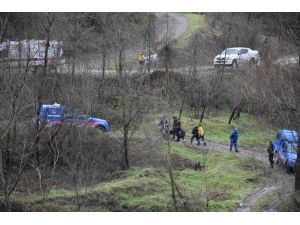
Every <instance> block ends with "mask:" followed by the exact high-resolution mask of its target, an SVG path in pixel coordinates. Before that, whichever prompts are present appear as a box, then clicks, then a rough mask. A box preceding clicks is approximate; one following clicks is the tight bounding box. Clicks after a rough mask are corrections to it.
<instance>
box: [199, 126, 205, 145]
mask: <svg viewBox="0 0 300 225" xmlns="http://www.w3.org/2000/svg"><path fill="white" fill-rule="evenodd" d="M198 133H199V143H200V140H201V139H202V141H203V145H204V146H206V142H205V139H204V134H205V133H204V128H203V126H202V125H201V124H199V128H198Z"/></svg>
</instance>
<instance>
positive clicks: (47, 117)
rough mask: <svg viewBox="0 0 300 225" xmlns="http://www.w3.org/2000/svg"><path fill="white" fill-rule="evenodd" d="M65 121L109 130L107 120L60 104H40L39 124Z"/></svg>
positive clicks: (49, 124) (62, 122) (54, 123)
mask: <svg viewBox="0 0 300 225" xmlns="http://www.w3.org/2000/svg"><path fill="white" fill-rule="evenodd" d="M66 123H76V124H79V125H86V126H90V127H95V128H98V129H100V130H101V131H103V132H108V131H109V130H110V125H109V122H108V121H106V120H103V119H99V118H93V117H90V115H88V114H84V113H82V112H80V111H78V110H75V109H71V108H67V107H64V106H61V105H60V104H57V103H55V104H53V105H42V107H41V113H40V126H42V125H44V126H48V127H51V126H53V125H60V124H66Z"/></svg>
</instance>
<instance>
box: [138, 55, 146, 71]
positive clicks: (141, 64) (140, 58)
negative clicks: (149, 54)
mask: <svg viewBox="0 0 300 225" xmlns="http://www.w3.org/2000/svg"><path fill="white" fill-rule="evenodd" d="M139 63H140V71H141V72H143V70H144V65H145V55H144V53H143V52H140V54H139Z"/></svg>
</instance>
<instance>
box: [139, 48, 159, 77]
mask: <svg viewBox="0 0 300 225" xmlns="http://www.w3.org/2000/svg"><path fill="white" fill-rule="evenodd" d="M138 59H139V65H140V70H141V71H142V72H143V71H144V70H145V68H146V66H147V65H150V63H151V65H152V69H153V71H154V72H155V71H157V70H158V54H157V53H156V51H153V52H152V54H151V55H150V58H149V56H148V57H146V56H145V55H144V53H143V52H140V54H139V57H138Z"/></svg>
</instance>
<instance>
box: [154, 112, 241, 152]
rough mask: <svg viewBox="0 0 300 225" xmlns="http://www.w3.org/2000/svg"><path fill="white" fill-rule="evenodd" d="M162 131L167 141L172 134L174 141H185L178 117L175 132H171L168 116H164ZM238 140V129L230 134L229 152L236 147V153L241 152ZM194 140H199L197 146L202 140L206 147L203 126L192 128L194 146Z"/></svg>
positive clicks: (161, 123) (174, 125)
mask: <svg viewBox="0 0 300 225" xmlns="http://www.w3.org/2000/svg"><path fill="white" fill-rule="evenodd" d="M160 126H161V131H162V134H163V137H164V138H165V139H169V137H170V134H171V135H173V139H175V137H177V139H176V141H180V139H184V137H185V132H184V130H182V128H181V122H180V119H179V118H177V117H176V116H173V130H169V121H168V118H167V117H166V116H163V117H162V118H161V121H160ZM238 138H239V130H238V128H234V129H233V130H232V131H231V132H230V136H229V139H230V148H229V150H230V151H232V148H233V147H234V150H235V152H239V150H238ZM194 139H196V140H197V145H200V143H201V142H200V140H202V141H203V145H204V146H206V140H205V132H204V128H203V126H202V124H199V125H196V124H195V125H194V126H193V127H192V137H191V144H193V141H194Z"/></svg>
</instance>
